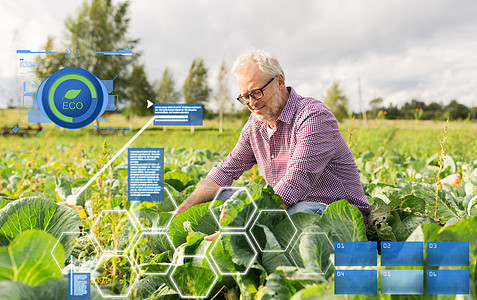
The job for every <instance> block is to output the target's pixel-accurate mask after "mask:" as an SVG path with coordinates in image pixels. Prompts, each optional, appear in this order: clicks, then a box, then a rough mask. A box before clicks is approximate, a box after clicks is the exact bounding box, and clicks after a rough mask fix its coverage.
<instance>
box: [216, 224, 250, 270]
mask: <svg viewBox="0 0 477 300" xmlns="http://www.w3.org/2000/svg"><path fill="white" fill-rule="evenodd" d="M224 248H226V249H230V251H232V252H233V253H239V252H240V253H242V257H240V258H239V259H240V260H241V265H240V266H239V267H242V268H240V269H238V270H237V269H236V265H235V264H233V265H227V264H228V263H230V261H229V260H226V261H224V260H221V256H223V255H224ZM247 248H248V249H247ZM219 249H220V250H219ZM214 250H215V251H214ZM237 250H238V251H237ZM225 251H227V250H225ZM246 252H250V255H247V256H246V255H244V254H246ZM233 253H231V254H233ZM257 254H258V253H257V250H255V248H254V247H253V244H252V241H251V240H250V238H249V237H248V236H247V234H246V233H245V232H221V233H220V235H219V236H218V237H217V238H216V239H215V240H214V245H213V246H212V248H211V249H210V252H209V256H210V258H211V260H212V262H213V263H214V265H215V266H216V267H217V270H219V273H220V274H222V275H245V274H247V272H248V270H249V269H250V266H251V265H252V263H253V262H254V260H255V258H256V257H257ZM243 265H245V266H243Z"/></svg>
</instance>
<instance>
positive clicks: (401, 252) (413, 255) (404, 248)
mask: <svg viewBox="0 0 477 300" xmlns="http://www.w3.org/2000/svg"><path fill="white" fill-rule="evenodd" d="M423 251H424V244H423V242H381V266H423V264H424V257H423Z"/></svg>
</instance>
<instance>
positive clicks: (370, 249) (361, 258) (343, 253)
mask: <svg viewBox="0 0 477 300" xmlns="http://www.w3.org/2000/svg"><path fill="white" fill-rule="evenodd" d="M377 244H378V243H377V242H335V266H376V265H377V256H378V249H377Z"/></svg>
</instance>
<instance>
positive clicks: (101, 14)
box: [36, 0, 477, 128]
mask: <svg viewBox="0 0 477 300" xmlns="http://www.w3.org/2000/svg"><path fill="white" fill-rule="evenodd" d="M128 9H129V1H124V2H114V3H113V1H111V0H85V1H84V2H83V3H82V5H81V6H80V8H79V9H78V10H77V11H76V15H74V16H71V17H68V18H67V19H66V20H65V29H66V30H65V31H66V36H65V39H64V41H63V42H62V43H61V44H62V47H64V48H66V49H78V50H79V53H81V58H80V59H77V58H71V57H68V55H67V53H65V52H61V51H60V52H57V53H48V54H46V55H45V56H41V57H37V59H36V60H37V61H39V62H42V61H44V62H46V61H55V62H57V64H56V65H54V66H50V65H49V64H48V65H47V64H41V63H40V64H38V67H37V68H36V71H37V75H38V76H39V77H42V78H46V77H48V76H50V75H51V74H53V73H54V72H56V71H57V70H59V69H61V68H64V67H80V68H83V69H86V70H88V71H90V72H91V73H93V74H94V75H95V76H97V77H98V78H100V79H102V80H114V88H115V89H114V91H113V93H114V94H117V95H118V98H119V99H120V107H121V110H122V111H123V113H124V114H125V115H126V116H133V115H147V114H152V110H151V109H147V107H146V100H147V99H149V100H153V102H156V103H166V102H167V103H174V102H178V101H181V100H183V101H185V102H186V103H203V104H206V103H207V102H208V101H209V100H211V98H212V97H214V99H215V100H216V102H217V104H218V114H219V119H220V123H221V125H222V124H223V116H224V111H225V107H226V105H225V104H226V103H227V101H229V100H230V96H229V91H228V89H227V86H228V83H227V80H228V78H227V74H228V70H227V67H226V64H225V62H224V61H222V65H221V67H220V71H219V75H218V78H217V89H216V93H215V95H213V94H212V89H211V88H210V87H209V86H208V68H207V67H206V66H205V63H204V60H203V59H202V58H200V57H198V58H195V59H194V60H193V62H192V64H191V66H190V68H189V73H188V76H187V78H186V79H185V81H184V83H183V85H182V88H181V89H176V83H175V79H174V76H173V73H172V71H171V70H170V69H169V68H167V67H166V68H165V69H164V71H163V73H162V76H161V78H160V79H159V80H158V81H157V82H155V83H151V82H150V81H149V80H148V77H147V74H146V70H145V65H144V64H141V63H140V62H139V59H138V57H140V54H141V51H140V50H137V46H138V43H139V39H135V38H131V37H130V36H129V35H128V28H129V17H128ZM44 49H45V51H54V49H55V45H54V40H53V38H51V37H49V38H48V39H47V41H46V43H45V46H44ZM114 49H130V50H133V52H134V53H135V56H117V55H102V56H101V57H99V56H98V55H95V54H93V53H91V51H93V50H94V51H110V50H114ZM324 102H325V104H326V105H327V106H328V107H329V108H330V109H331V111H332V112H333V113H334V115H335V116H336V118H337V119H338V121H342V120H344V119H346V118H350V117H352V116H355V117H358V118H360V117H361V116H362V114H360V113H356V112H351V111H349V109H348V98H347V97H346V95H345V94H344V92H343V90H342V89H341V88H340V87H339V82H338V81H335V82H333V83H332V84H331V86H330V87H329V88H328V89H327V91H326V95H325V99H324ZM229 103H233V102H231V101H230V102H229ZM369 104H370V106H371V109H369V110H367V111H366V117H367V118H370V119H373V118H378V119H380V118H381V119H382V118H386V119H418V120H430V119H432V120H446V119H449V120H458V119H472V120H475V117H476V110H477V108H476V107H473V108H469V107H467V106H465V105H463V104H461V103H459V102H457V100H452V101H451V102H450V103H449V104H447V105H444V104H442V103H437V102H432V103H430V104H426V103H424V102H422V101H419V100H416V99H412V100H411V101H410V102H407V103H405V104H404V105H402V106H401V107H400V108H399V107H397V106H394V105H392V104H389V105H388V106H385V105H384V100H383V99H382V98H375V99H373V100H371V101H370V102H369ZM205 107H206V108H207V106H205ZM205 112H206V114H205V116H206V117H207V116H210V115H213V114H212V113H211V112H210V110H207V109H206V110H205ZM239 115H240V116H241V117H243V118H246V117H248V110H246V109H242V110H241V111H239ZM220 128H222V126H220Z"/></svg>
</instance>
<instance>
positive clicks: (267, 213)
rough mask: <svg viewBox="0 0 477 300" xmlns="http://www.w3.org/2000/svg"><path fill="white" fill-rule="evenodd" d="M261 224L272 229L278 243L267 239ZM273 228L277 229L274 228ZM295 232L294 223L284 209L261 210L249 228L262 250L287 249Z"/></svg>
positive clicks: (281, 250) (276, 250)
mask: <svg viewBox="0 0 477 300" xmlns="http://www.w3.org/2000/svg"><path fill="white" fill-rule="evenodd" d="M262 226H266V228H268V229H269V230H271V231H272V233H273V234H274V235H273V236H274V237H275V239H276V242H278V245H277V243H276V242H275V243H273V242H271V241H269V238H267V236H266V233H265V232H264V231H265V230H267V229H266V228H265V227H262ZM275 228H279V229H278V230H275ZM297 232H298V230H297V229H296V226H295V224H293V221H292V220H291V218H290V216H289V215H288V213H287V211H286V210H284V209H263V210H261V211H260V213H259V214H258V216H257V218H256V219H255V221H254V222H253V225H252V227H251V228H250V234H251V235H252V238H253V239H254V241H255V243H257V245H258V248H259V249H260V251H262V252H285V251H287V250H288V247H289V246H290V243H291V241H292V240H293V238H294V237H295V235H296V234H297ZM270 248H271V249H270Z"/></svg>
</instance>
